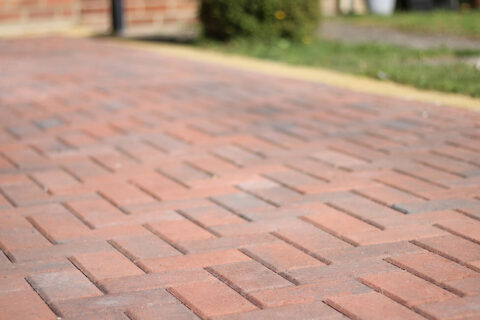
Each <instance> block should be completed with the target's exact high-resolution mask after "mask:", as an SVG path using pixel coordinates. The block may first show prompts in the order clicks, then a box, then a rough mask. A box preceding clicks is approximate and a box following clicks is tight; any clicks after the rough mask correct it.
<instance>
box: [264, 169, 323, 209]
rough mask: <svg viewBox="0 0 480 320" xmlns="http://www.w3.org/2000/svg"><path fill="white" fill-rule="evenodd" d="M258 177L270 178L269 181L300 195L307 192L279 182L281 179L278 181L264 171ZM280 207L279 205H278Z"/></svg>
mask: <svg viewBox="0 0 480 320" xmlns="http://www.w3.org/2000/svg"><path fill="white" fill-rule="evenodd" d="M260 177H262V178H265V179H267V180H270V181H271V182H273V183H276V184H278V185H280V186H282V187H284V188H286V189H289V190H291V191H292V192H295V193H298V194H300V195H302V196H305V195H306V194H307V193H306V192H303V191H302V190H300V189H297V188H294V187H292V186H289V185H287V184H285V183H283V182H281V181H278V180H277V179H275V178H272V177H269V176H267V175H265V173H262V174H260ZM318 180H320V179H318ZM280 207H281V206H280Z"/></svg>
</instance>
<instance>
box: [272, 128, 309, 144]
mask: <svg viewBox="0 0 480 320" xmlns="http://www.w3.org/2000/svg"><path fill="white" fill-rule="evenodd" d="M273 130H274V131H278V132H280V133H283V134H284V135H286V136H289V137H292V138H294V139H297V140H300V141H302V142H304V143H308V142H309V140H308V139H307V138H305V137H302V136H301V135H298V134H296V133H294V132H290V131H288V130H286V129H277V128H275V129H273Z"/></svg>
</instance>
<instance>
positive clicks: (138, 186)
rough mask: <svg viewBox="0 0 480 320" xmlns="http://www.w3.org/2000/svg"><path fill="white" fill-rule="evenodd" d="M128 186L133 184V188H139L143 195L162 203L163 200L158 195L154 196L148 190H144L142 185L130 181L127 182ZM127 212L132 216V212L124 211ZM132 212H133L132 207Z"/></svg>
mask: <svg viewBox="0 0 480 320" xmlns="http://www.w3.org/2000/svg"><path fill="white" fill-rule="evenodd" d="M127 183H128V184H131V185H132V186H134V187H135V188H137V189H138V190H140V191H142V192H143V193H145V194H147V195H149V196H150V197H152V198H153V199H155V200H157V201H162V199H160V198H159V197H158V196H157V195H156V194H154V193H153V192H151V191H150V190H148V189H147V188H144V187H142V186H141V185H139V184H137V183H135V181H132V180H128V181H127ZM124 210H125V211H127V212H128V214H132V213H131V212H130V211H128V210H127V209H124ZM130 210H131V207H130Z"/></svg>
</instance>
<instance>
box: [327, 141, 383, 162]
mask: <svg viewBox="0 0 480 320" xmlns="http://www.w3.org/2000/svg"><path fill="white" fill-rule="evenodd" d="M345 141H347V142H350V143H353V144H356V145H358V146H360V147H363V148H367V149H370V150H372V151H375V152H381V153H383V154H384V155H385V156H388V155H390V154H391V152H390V151H388V150H385V149H382V148H379V149H376V148H374V147H373V146H372V145H371V144H368V143H365V142H363V143H362V142H361V141H359V140H357V139H356V138H351V137H346V138H345ZM329 148H330V149H333V150H335V151H337V152H342V153H344V154H346V155H349V156H351V157H356V158H357V159H362V160H364V161H367V162H368V163H371V162H372V160H370V159H366V158H360V157H359V156H357V155H353V154H351V153H347V151H345V150H341V149H338V148H335V146H332V147H329Z"/></svg>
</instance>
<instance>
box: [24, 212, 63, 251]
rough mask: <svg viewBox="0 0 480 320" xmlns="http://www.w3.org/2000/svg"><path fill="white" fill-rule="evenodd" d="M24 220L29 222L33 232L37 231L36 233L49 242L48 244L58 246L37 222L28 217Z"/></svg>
mask: <svg viewBox="0 0 480 320" xmlns="http://www.w3.org/2000/svg"><path fill="white" fill-rule="evenodd" d="M25 220H27V221H28V222H30V224H31V225H32V226H33V227H34V228H35V230H37V231H38V233H40V234H41V235H42V236H43V237H44V238H45V239H47V240H48V242H50V244H52V245H56V244H58V243H57V242H56V241H55V240H54V239H53V238H52V237H51V236H50V235H49V234H48V233H47V231H46V230H44V229H43V228H42V227H41V226H40V225H39V224H38V223H37V222H35V220H33V217H31V216H28V217H26V218H25Z"/></svg>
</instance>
